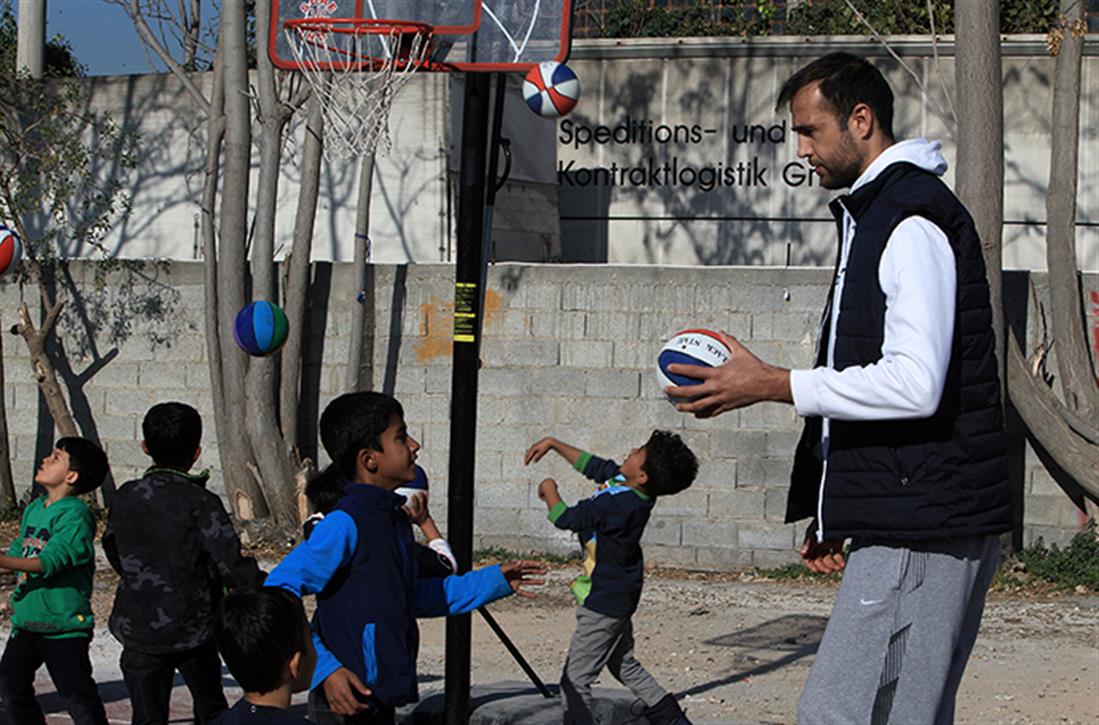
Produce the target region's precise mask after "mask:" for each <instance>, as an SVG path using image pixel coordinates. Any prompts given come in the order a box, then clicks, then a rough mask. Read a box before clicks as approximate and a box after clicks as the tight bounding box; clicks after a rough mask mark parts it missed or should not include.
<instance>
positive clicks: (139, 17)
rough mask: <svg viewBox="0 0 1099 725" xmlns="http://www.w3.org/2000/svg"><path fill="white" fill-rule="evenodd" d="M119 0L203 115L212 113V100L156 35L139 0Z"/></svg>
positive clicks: (146, 42) (117, 0) (138, 32)
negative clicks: (127, 0)
mask: <svg viewBox="0 0 1099 725" xmlns="http://www.w3.org/2000/svg"><path fill="white" fill-rule="evenodd" d="M114 1H115V2H117V3H118V4H119V5H120V6H121V7H122V9H123V10H125V11H126V14H127V15H129V16H130V20H131V21H132V22H133V24H134V28H135V29H136V30H137V34H138V35H139V36H141V40H142V41H144V43H145V45H146V46H147V47H148V48H150V49H151V50H152V51H153V52H154V53H156V56H157V57H158V58H160V60H161V62H162V63H164V65H166V66H168V69H169V70H170V71H172V73H173V74H174V75H175V76H176V78H178V79H179V81H180V83H182V84H183V87H184V88H186V89H187V92H188V93H190V94H191V97H192V98H194V100H195V103H197V104H198V105H199V108H200V110H201V111H202V113H203V115H206V116H209V115H210V101H209V99H208V98H206V96H205V94H203V92H202V90H201V89H200V88H199V87H198V86H197V85H196V84H195V82H194V79H192V78H191V74H190V73H189V72H188V70H187V68H185V67H184V66H182V65H181V64H180V63H179V62H178V61H177V60H176V59H175V58H173V57H172V54H171V53H169V52H168V50H167V49H166V48H165V47H164V44H163V43H161V42H160V39H159V38H157V37H156V35H155V34H154V33H153V31H152V29H151V28H150V27H149V24H148V23H147V22H146V20H145V15H144V13H143V11H142V9H141V4H140V2H139V1H138V0H129V2H126V0H114Z"/></svg>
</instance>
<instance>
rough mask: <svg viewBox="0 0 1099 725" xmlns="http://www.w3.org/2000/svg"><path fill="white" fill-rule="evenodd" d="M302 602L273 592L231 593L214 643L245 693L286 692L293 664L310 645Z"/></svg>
mask: <svg viewBox="0 0 1099 725" xmlns="http://www.w3.org/2000/svg"><path fill="white" fill-rule="evenodd" d="M307 628H308V621H307V620H306V618H305V609H304V608H303V607H302V604H301V600H300V599H298V598H297V597H295V596H294V595H293V594H290V592H286V591H283V590H282V589H275V588H272V587H264V588H262V589H258V590H253V591H244V592H237V593H233V594H227V595H226V596H225V598H224V599H222V600H221V604H219V605H218V611H217V616H216V617H215V618H214V639H215V640H216V641H217V646H218V651H220V652H221V658H222V659H223V660H225V666H226V667H228V668H229V671H230V672H231V673H233V677H235V678H236V680H237V683H238V684H239V685H240V686H241V687H242V688H243V689H244V691H245V692H258V693H264V692H271V691H273V690H277V689H278V688H280V687H282V685H283V683H284V682H285V681H286V680H285V679H284V673H285V668H286V665H287V663H289V662H290V659H291V658H292V657H293V656H294V655H295V654H297V653H299V652H305V651H306V647H307V646H308V643H307V642H306V637H308V636H309V635H308V632H307Z"/></svg>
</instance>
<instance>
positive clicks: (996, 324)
mask: <svg viewBox="0 0 1099 725" xmlns="http://www.w3.org/2000/svg"><path fill="white" fill-rule="evenodd" d="M954 28H955V30H954V32H955V34H956V42H955V48H956V51H955V63H954V78H955V86H956V95H957V96H958V97H959V98H964V99H965V102H964V103H961V104H959V107H958V137H957V149H958V163H957V167H956V168H955V171H954V183H955V187H956V190H957V192H958V197H959V198H960V199H961V200H962V203H964V204H965V205H966V207H967V208H968V209H969V212H970V214H972V215H973V221H974V222H975V223H976V225H977V232H978V234H980V237H981V252H982V254H983V255H984V260H985V270H986V273H987V275H988V290H989V295H990V298H991V300H990V301H991V305H992V329H993V330H994V331H995V333H996V365H997V368H998V370H999V374H1000V386H1001V390H1000V393H1001V399H1002V400H1005V401H1006V399H1007V398H1006V396H1005V395H1004V392H1005V387H1006V378H1005V377H1004V333H1005V326H1004V303H1003V254H1002V249H1003V245H1002V237H1003V219H1004V94H1003V61H1002V59H1001V54H1000V6H999V4H998V3H995V2H972V1H969V0H956V1H955V3H954Z"/></svg>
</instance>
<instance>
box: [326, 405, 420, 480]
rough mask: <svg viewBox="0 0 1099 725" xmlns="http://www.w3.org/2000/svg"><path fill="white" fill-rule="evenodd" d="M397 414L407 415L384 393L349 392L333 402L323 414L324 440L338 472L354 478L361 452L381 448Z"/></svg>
mask: <svg viewBox="0 0 1099 725" xmlns="http://www.w3.org/2000/svg"><path fill="white" fill-rule="evenodd" d="M394 416H399V417H404V409H403V408H401V404H400V403H398V402H397V401H396V400H395V399H394V398H392V397H390V396H388V395H384V394H382V393H375V392H369V391H367V392H359V393H347V394H346V395H341V396H340V397H338V398H336V399H335V400H333V401H332V402H331V403H329V404H328V407H326V408H325V409H324V412H323V413H321V423H320V433H321V443H322V444H323V445H324V450H325V451H326V452H327V453H328V457H329V458H331V459H332V465H333V466H335V469H336V471H337V472H339V473H341V474H343V476H344V478H345V479H347V480H350V479H351V477H353V476H354V475H355V459H356V458H357V457H358V455H359V451H362V450H371V451H380V450H381V449H382V433H384V432H385V429H386V428H388V427H389V423H390V421H392V420H393V417H394Z"/></svg>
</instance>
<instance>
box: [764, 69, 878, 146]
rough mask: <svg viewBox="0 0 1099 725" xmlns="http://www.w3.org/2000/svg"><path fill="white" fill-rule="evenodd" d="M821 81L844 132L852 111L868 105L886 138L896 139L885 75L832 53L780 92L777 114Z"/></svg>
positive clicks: (787, 83)
mask: <svg viewBox="0 0 1099 725" xmlns="http://www.w3.org/2000/svg"><path fill="white" fill-rule="evenodd" d="M818 81H819V82H820V94H821V95H822V96H823V97H824V99H825V100H826V101H828V103H829V105H831V106H832V110H833V111H834V112H835V115H836V119H837V120H838V121H839V124H840V128H847V119H848V118H850V116H851V111H853V110H855V106H857V105H858V104H860V103H865V104H866V105H867V106H869V107H870V110H872V111H873V112H874V118H876V119H877V121H878V124H879V125H880V126H881V129H882V131H883V132H884V133H885V135H886V136H888V137H889V138H893V91H892V89H890V88H889V84H888V83H886V81H885V78H883V77H882V74H881V71H879V70H878V69H877V68H876V67H874V66H873V65H872V64H871V63H869V62H868V61H866V60H865V59H864V58H860V57H858V56H857V55H851V54H850V53H829V54H828V55H825V56H822V57H820V58H818V59H817V60H815V61H813V62H812V63H810V64H809V65H807V66H805V67H804V68H802V69H801V70H799V71H798V72H797V73H794V75H792V76H790V78H789V79H787V81H786V83H784V84H783V86H782V90H781V91H779V94H778V103H777V104H776V106H775V107H776V110H777V109H780V108H782V107H783V106H785V105H787V104H789V103H790V102H791V101H793V100H794V96H796V95H797V92H798V91H800V90H801V89H802V88H804V87H805V86H808V85H809V84H811V83H816V82H818Z"/></svg>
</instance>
